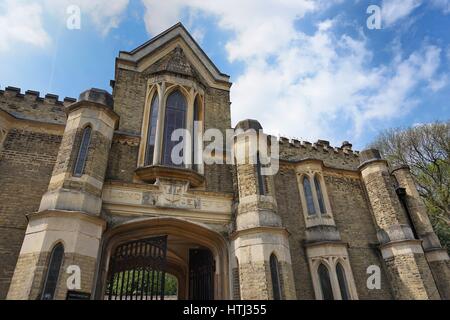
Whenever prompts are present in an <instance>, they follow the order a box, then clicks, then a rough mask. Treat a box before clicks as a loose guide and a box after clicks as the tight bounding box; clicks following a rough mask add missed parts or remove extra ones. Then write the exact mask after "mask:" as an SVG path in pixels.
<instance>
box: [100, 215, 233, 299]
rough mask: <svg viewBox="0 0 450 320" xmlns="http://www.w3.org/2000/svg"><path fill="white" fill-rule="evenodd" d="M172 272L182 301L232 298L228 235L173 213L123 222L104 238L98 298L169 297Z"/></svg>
mask: <svg viewBox="0 0 450 320" xmlns="http://www.w3.org/2000/svg"><path fill="white" fill-rule="evenodd" d="M166 274H170V275H172V276H174V277H175V278H176V279H177V282H178V297H177V298H178V299H193V300H209V299H228V298H229V281H228V280H229V279H228V251H227V245H226V242H225V239H224V238H223V237H222V236H221V235H220V234H218V233H217V232H215V231H213V230H211V229H209V228H208V227H207V226H205V225H201V224H197V223H193V222H190V221H186V220H182V219H177V218H170V217H167V218H161V217H158V218H148V219H138V220H133V221H131V222H126V223H123V224H121V225H118V226H116V227H114V228H112V229H111V230H109V231H107V232H106V233H105V234H104V237H103V239H102V254H101V260H100V264H99V268H98V272H97V281H96V290H95V297H96V299H111V300H115V299H118V300H120V299H122V300H124V299H126V300H154V299H158V300H159V299H164V292H165V291H164V290H165V279H166V277H165V275H166ZM124 289H125V290H124ZM172 298H173V297H172Z"/></svg>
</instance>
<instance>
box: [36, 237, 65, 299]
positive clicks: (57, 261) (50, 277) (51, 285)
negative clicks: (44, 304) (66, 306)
mask: <svg viewBox="0 0 450 320" xmlns="http://www.w3.org/2000/svg"><path fill="white" fill-rule="evenodd" d="M63 257H64V246H63V245H62V244H61V243H58V244H57V245H56V246H55V247H54V248H53V250H52V252H51V254H50V261H49V264H48V270H47V275H46V277H45V282H44V290H42V296H41V299H42V300H53V299H54V298H55V291H56V286H57V285H58V278H59V271H60V269H61V265H62V261H63Z"/></svg>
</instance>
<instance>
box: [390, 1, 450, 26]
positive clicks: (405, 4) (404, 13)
mask: <svg viewBox="0 0 450 320" xmlns="http://www.w3.org/2000/svg"><path fill="white" fill-rule="evenodd" d="M422 5H428V6H429V8H432V9H438V10H440V11H441V12H442V13H443V14H449V13H450V0H428V1H424V0H383V3H382V11H381V16H382V20H383V25H384V26H386V27H390V26H393V25H394V24H395V23H396V22H398V21H400V20H404V19H405V18H407V17H409V16H411V14H412V13H413V12H414V11H415V10H416V9H418V8H419V7H420V6H422Z"/></svg>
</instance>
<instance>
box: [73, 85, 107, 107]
mask: <svg viewBox="0 0 450 320" xmlns="http://www.w3.org/2000/svg"><path fill="white" fill-rule="evenodd" d="M78 100H79V101H89V102H94V103H99V104H103V105H105V106H107V107H108V108H109V109H111V110H112V109H113V108H114V99H113V97H112V95H111V94H110V93H109V92H108V91H106V90H102V89H96V88H92V89H89V90H86V91H84V92H83V93H81V94H80V97H79V99H78Z"/></svg>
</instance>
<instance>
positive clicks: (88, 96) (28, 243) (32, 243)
mask: <svg viewBox="0 0 450 320" xmlns="http://www.w3.org/2000/svg"><path fill="white" fill-rule="evenodd" d="M118 120H119V117H118V116H117V115H116V113H115V112H114V111H113V99H112V96H111V95H110V94H109V93H107V92H106V91H103V90H98V89H91V90H88V91H86V92H84V93H82V94H81V95H80V99H79V102H76V103H73V104H71V105H70V106H68V107H67V123H66V128H65V131H64V135H63V139H62V142H61V147H60V149H59V153H58V157H57V161H56V164H55V167H54V170H53V174H52V178H51V179H50V183H49V187H48V191H47V193H45V194H44V196H43V197H42V200H41V205H40V208H39V211H38V212H37V213H30V214H29V215H28V218H29V223H28V227H27V231H26V234H25V239H24V242H23V245H22V249H21V252H20V255H19V259H18V262H17V265H16V269H15V272H14V276H13V279H12V282H11V286H10V289H9V292H8V297H7V298H8V299H31V300H34V299H40V298H41V295H42V291H43V288H44V282H45V278H46V274H47V271H48V264H49V260H50V253H51V251H52V249H53V248H54V247H55V245H56V244H58V243H61V244H62V245H63V246H64V257H63V261H62V266H61V270H60V272H59V277H58V283H57V287H56V291H55V295H54V299H65V297H66V294H67V291H68V288H67V285H66V280H67V277H68V276H69V274H67V273H66V270H67V267H68V266H72V265H74V266H78V267H79V268H80V271H81V288H79V289H78V290H79V291H81V292H85V293H92V289H93V280H94V273H95V270H96V265H97V254H98V251H99V245H100V239H101V236H102V233H103V230H104V228H105V225H106V224H105V221H104V220H103V219H102V218H100V211H101V207H102V200H101V193H102V189H103V183H104V177H105V173H106V167H107V163H108V155H109V150H110V147H111V142H112V137H113V133H114V130H115V128H116V127H117V124H118ZM87 126H90V128H91V135H90V142H89V147H88V149H87V157H86V162H85V165H84V170H83V171H82V174H78V175H75V174H74V169H75V164H76V161H77V158H78V156H79V150H80V145H81V140H82V136H83V132H84V130H85V128H86V127H87Z"/></svg>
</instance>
